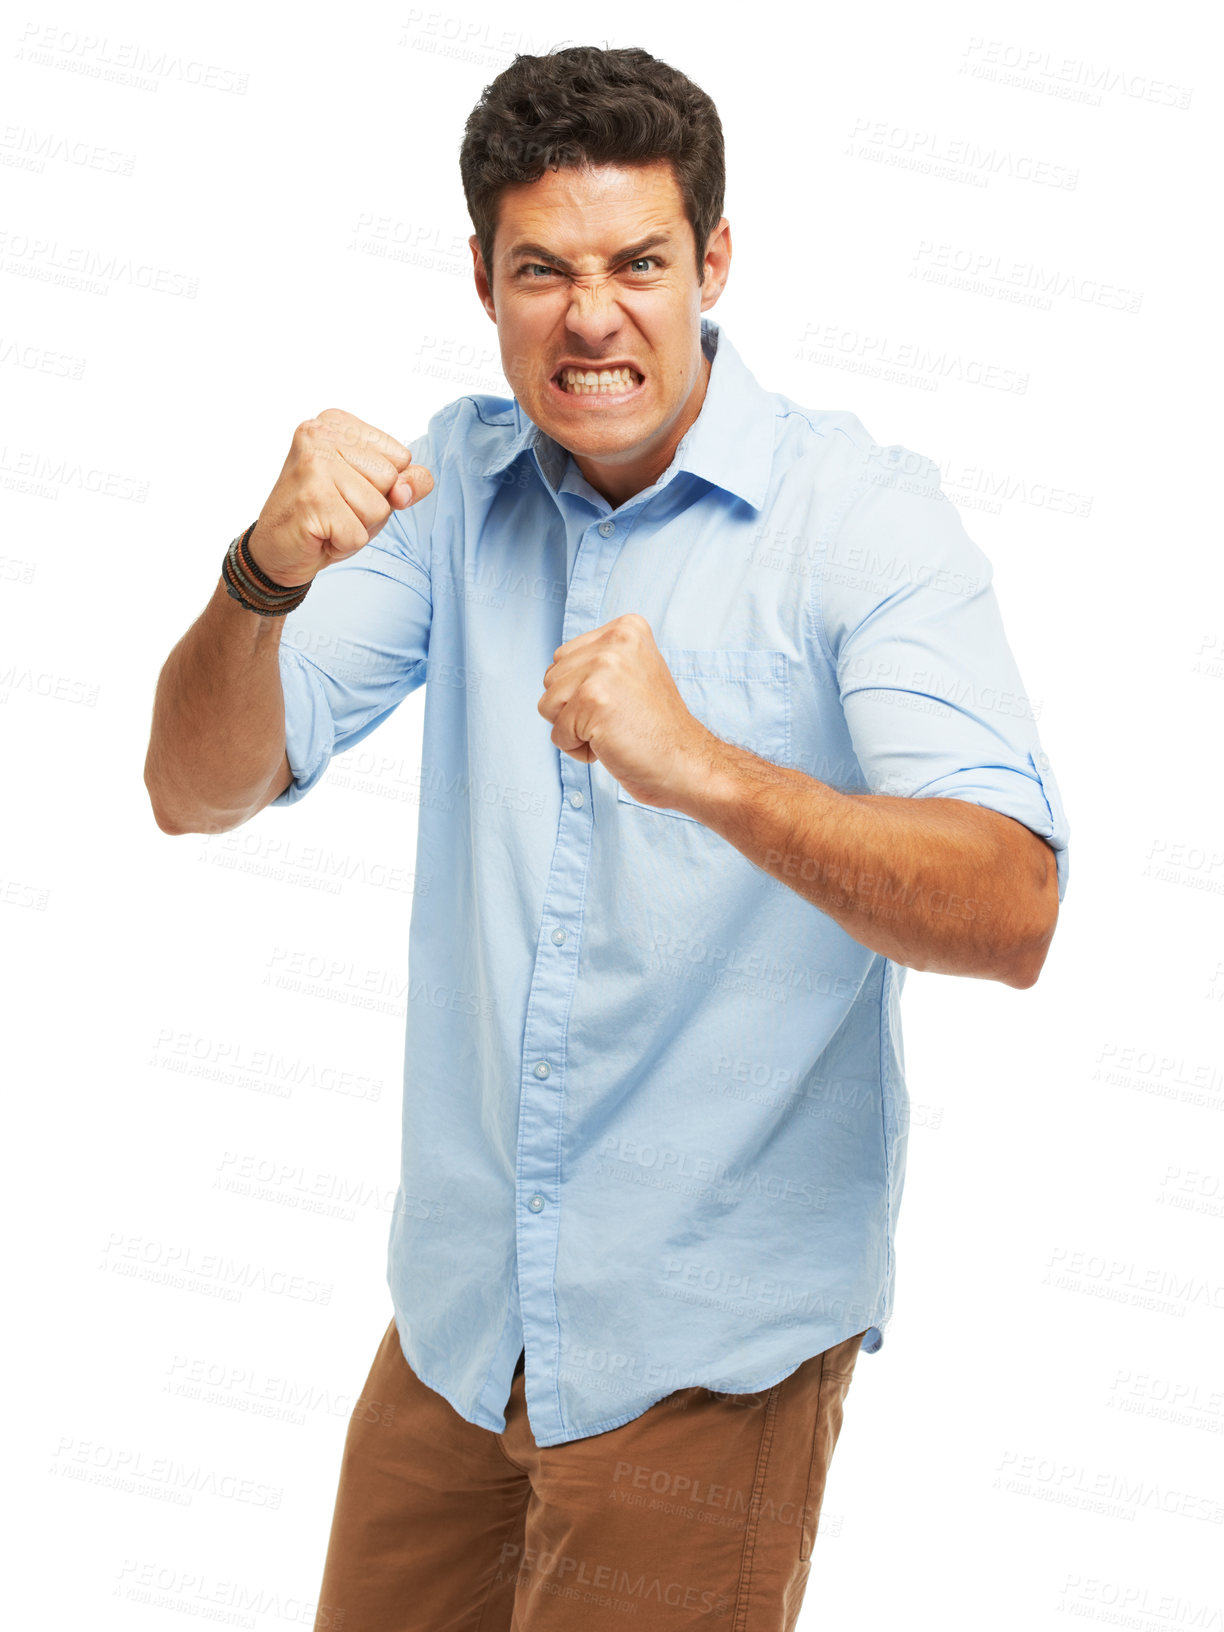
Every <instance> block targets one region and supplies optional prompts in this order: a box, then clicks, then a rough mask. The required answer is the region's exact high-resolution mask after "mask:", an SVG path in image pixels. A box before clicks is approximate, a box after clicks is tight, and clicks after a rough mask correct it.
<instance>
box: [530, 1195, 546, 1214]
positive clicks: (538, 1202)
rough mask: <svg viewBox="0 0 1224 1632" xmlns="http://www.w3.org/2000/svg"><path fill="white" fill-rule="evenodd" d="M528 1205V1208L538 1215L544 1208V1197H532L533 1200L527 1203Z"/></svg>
mask: <svg viewBox="0 0 1224 1632" xmlns="http://www.w3.org/2000/svg"><path fill="white" fill-rule="evenodd" d="M527 1205H528V1207H530V1208H531V1210H532V1212H533V1213H538V1212H539V1211H540V1208H541V1207H543V1205H544V1197H543V1196H532V1198H531V1200H530V1201H529V1202H528V1203H527Z"/></svg>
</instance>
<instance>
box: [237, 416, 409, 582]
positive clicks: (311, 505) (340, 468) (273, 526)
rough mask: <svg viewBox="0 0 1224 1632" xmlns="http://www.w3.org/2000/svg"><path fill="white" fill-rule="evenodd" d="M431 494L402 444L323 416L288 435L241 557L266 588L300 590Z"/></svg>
mask: <svg viewBox="0 0 1224 1632" xmlns="http://www.w3.org/2000/svg"><path fill="white" fill-rule="evenodd" d="M432 491H433V477H432V476H431V475H430V473H429V471H427V470H426V469H425V466H424V465H414V464H413V463H412V454H411V452H410V451H409V449H407V448H406V447H404V445H403V443H402V442H397V441H396V440H395V438H394V437H393V436H388V435H387V434H386V432H385V431H379V430H376V429H375V428H374V426H373V425H367V424H366V422H365V421H364V420H363V419H358V418H356V416H355V415H353V414H346V413H345V412H344V410H343V409H341V408H327V409H325V410H324V412H323V413H321V414H319V415H317V416H316V417H315V418H314V419H305V420H303V421H302V423H301V424H300V425H299V426H298V428H297V430H296V431H294V433H293V442H292V445H291V446H290V449H289V456H288V458H287V459H286V460H285V464H284V468H283V469H282V470H281V473H280V476H279V477H278V478H277V482H276V486H275V487H274V488H273V489H272V491H271V493H270V494H269V495H268V501H267V503H266V504H265V505H264V507H263V509H262V510H261V511H260V512H259V517H258V519H257V520H256V522H255V527H254V530H253V531H252V533H251V536H250V538H249V539H248V540H247V549H248V550H250V552H251V556H252V558H253V560H254V562H255V565H256V566H257V567H258V568H259V569H260V570H261V571H262V572H264V573H266V574H267V576H268V577H269V578H271V579H272V581H273V582H274V583H277V584H283V585H285V587H286V588H288V587H289V586H290V585H291V584H305V583H308V582H309V581H310V579H312V578H313V577H314V576H315V574H316V573H317V572H320V571H321V570H322V569H323V568H324V567H327V566H330V565H331V563H332V562H333V561H339V560H342V559H343V558H344V557H345V556H346V555H354V554H356V552H357V551H358V550H360V549H363V548H364V547H365V546H366V545H367V544H368V543H369V542H370V540H371V539H372V538H374V537H375V535H376V534H377V533H379V532H381V530H382V528H383V525H384V523H385V522H386V520H387V517H388V516H389V515H390V514H391V512H392V510H405V509H407V508H408V506H409V505H412V504H415V503H416V502H417V500H418V499H423V498H425V497H426V495H427V494H429V493H431V492H432Z"/></svg>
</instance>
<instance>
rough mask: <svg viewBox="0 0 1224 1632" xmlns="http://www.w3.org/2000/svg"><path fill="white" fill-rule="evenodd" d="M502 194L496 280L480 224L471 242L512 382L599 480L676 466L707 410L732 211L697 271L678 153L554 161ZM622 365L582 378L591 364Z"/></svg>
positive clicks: (614, 496)
mask: <svg viewBox="0 0 1224 1632" xmlns="http://www.w3.org/2000/svg"><path fill="white" fill-rule="evenodd" d="M499 206H500V207H499V214H498V222H497V235H496V239H495V242H494V249H493V261H494V264H493V268H492V287H490V282H489V278H488V275H487V273H486V269H485V267H484V263H483V262H482V260H481V257H480V249H479V245H478V243H477V240H476V237H475V235H473V236H472V237H471V238H470V239H469V243H470V245H471V247H472V256H473V262H474V269H475V275H476V288H477V292H478V293H479V295H480V298H481V301H482V302H483V304H484V307H485V310H486V311H487V312H488V314H489V316H490V317H491V318H492V319H493V320H494V322H495V323H496V324H497V335H498V341H499V344H500V347H501V358H502V368H503V369H504V371H505V375H506V378H507V380H508V381H509V382H510V388H511V390H512V391H513V392H514V395H515V396H516V397H517V398H518V400H519V402H520V403H521V405H522V407H523V409H524V411H525V412H526V413H527V415H528V416H529V417H530V418H531V419H533V420H534V421H535V423H536V424H537V425H539V426H540V427H541V428H542V429H543V430H544V431H546V432H547V433H548V434H549V436H552V437H554V438H555V439H556V441H558V442H559V443H560V444H561V446H562V447H565V448H568V449H569V450H570V451H571V452H572V453H573V455H574V458H575V460H576V461H577V463H578V467H579V469H580V470H581V471H582V474H583V475H584V476H585V477H586V479H587V481H589V482H590V483H591V485H592V486H593V487H594V488H595V489H596V490H597V491H598V492H601V493H603V494H604V496H605V497H606V498H607V499H608V501H609V502H610V503H611V504H613V505H617V504H621V503H623V502H624V501H625V499H627V498H630V497H631V496H632V495H633V494H634V493H638V492H640V491H641V490H642V489H643V488H645V487H649V486H650V485H651V484H652V483H653V482H654V481H655V480H656V479H657V478H658V477H659V476H660V475H661V474H662V473H663V471H664V470H666V469H667V467H668V465H669V464H670V463H671V460H672V456H673V454H674V453H675V450H676V447H677V445H678V443H679V441H680V438H681V437H682V436H683V435H684V433H685V431H686V430H687V429H688V428H689V426H690V425H691V424H692V423H693V421H694V420H695V419H696V417H697V415H698V413H699V411H700V408H701V403H702V399H703V398H704V396H705V387H706V381H707V380H708V378H709V364H708V363H707V362H706V360H705V357H704V354H703V353H702V350H701V313H702V312H704V311H706V310H708V308H709V307H711V306H713V304H714V302H715V301H716V300H717V299H718V297H719V295H720V294H721V293H722V289H723V285H724V283H725V282H726V278H727V271H728V268H729V266H730V261H731V233H730V228H729V226H728V224H727V220H726V217H725V216H724V217H723V218H722V219H721V220H720V221H719V224H718V226H717V227H716V228H715V229H714V232H713V233H712V234H711V236H710V240H709V244H708V245H707V248H706V257H705V266H706V276H705V282H704V283H699V282H698V280H697V265H696V258H695V255H694V245H693V232H692V228H691V226H690V225H689V221H688V218H687V216H686V215H685V213H684V203H683V200H682V198H681V195H680V189H679V187H678V186H677V184H676V179H675V175H674V173H673V171H672V168H671V165H670V164H668V163H666V162H659V163H657V164H650V165H632V166H622V165H610V164H609V165H599V166H597V167H595V168H594V169H586V170H580V169H562V170H546V171H545V172H544V174H543V176H541V177H540V179H539V180H538V181H535V182H531V183H528V184H526V185H522V186H517V187H509V188H507V189H506V190H505V192H503V193H502V195H501V198H500V200H499ZM624 369H627V370H628V373H627V374H625V373H614V374H613V376H612V378H611V379H610V380H608V381H605V382H603V383H600V384H598V385H594V386H592V385H586V386H585V387H584V385H583V384H582V378H581V377H582V375H583V374H584V373H588V372H593V373H596V374H598V373H599V372H600V371H601V370H624ZM571 370H573V371H574V372H571ZM575 374H576V375H577V378H575Z"/></svg>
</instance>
